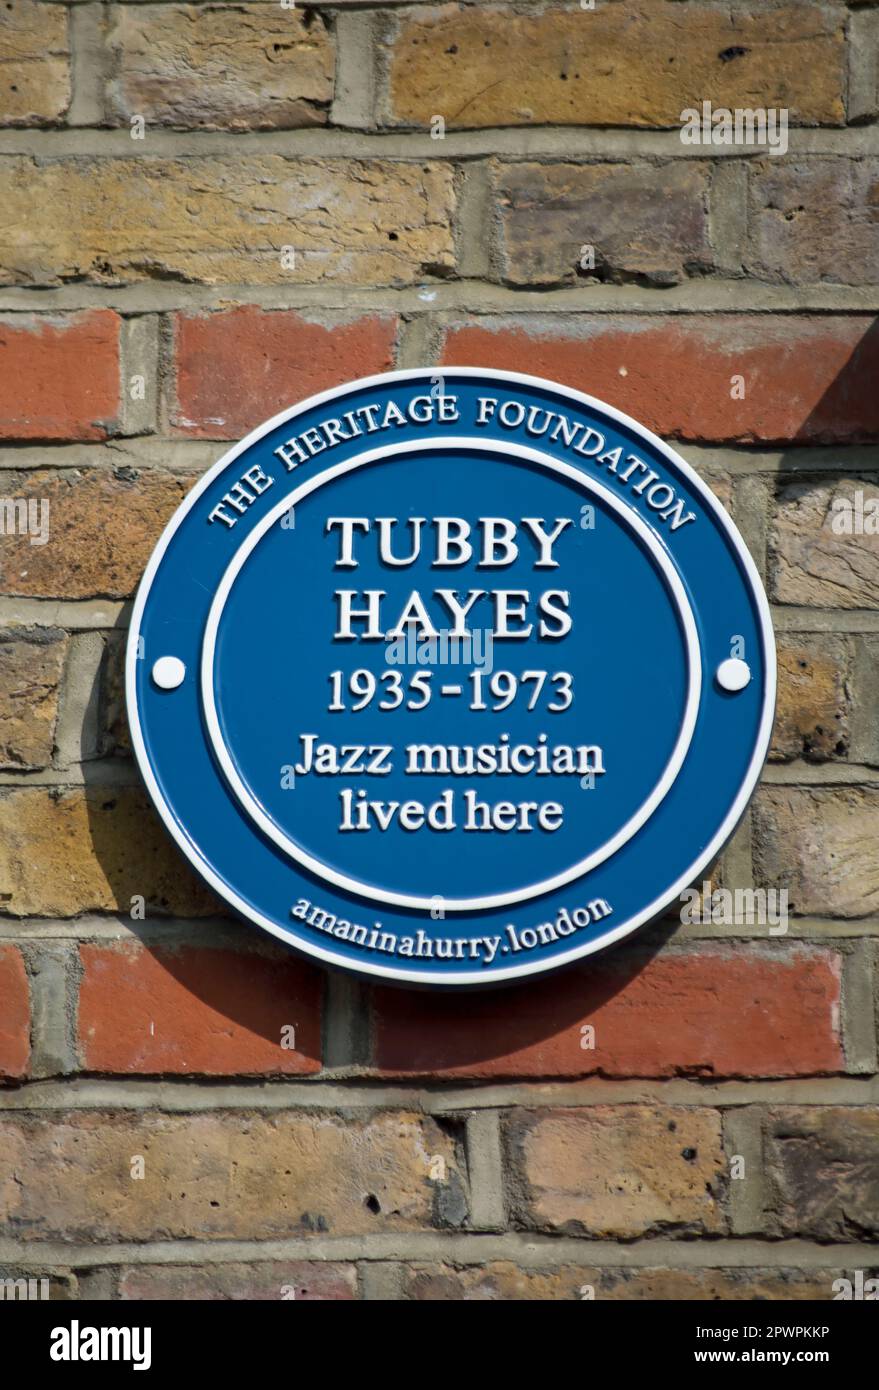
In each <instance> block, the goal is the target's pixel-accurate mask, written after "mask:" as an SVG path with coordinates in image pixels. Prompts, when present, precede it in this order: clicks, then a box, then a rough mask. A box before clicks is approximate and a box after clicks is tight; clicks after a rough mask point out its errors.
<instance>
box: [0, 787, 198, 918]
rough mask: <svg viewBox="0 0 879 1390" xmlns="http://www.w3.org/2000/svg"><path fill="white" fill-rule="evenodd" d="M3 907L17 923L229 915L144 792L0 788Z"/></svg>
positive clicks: (94, 788)
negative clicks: (135, 908) (137, 901)
mask: <svg viewBox="0 0 879 1390" xmlns="http://www.w3.org/2000/svg"><path fill="white" fill-rule="evenodd" d="M0 885H3V889H2V891H3V892H4V895H7V894H8V896H4V900H3V901H2V902H0V907H2V910H3V911H4V912H6V913H9V914H11V915H12V916H14V917H74V916H76V915H77V913H80V912H125V913H129V912H130V911H131V909H132V899H134V898H143V899H144V900H145V906H146V910H147V912H148V913H153V912H156V913H173V914H175V915H177V916H181V917H198V916H207V915H213V914H215V913H216V914H222V913H223V912H224V909H223V908H222V907H221V906H220V905H219V904H218V903H217V901H216V899H214V898H213V897H212V895H211V894H210V893H209V892H208V890H207V888H205V887H204V886H203V885H202V883H201V881H200V880H199V879H198V878H197V877H196V875H195V872H194V870H192V869H190V868H189V867H188V865H186V864H184V863H183V862H182V859H181V856H180V853H179V851H178V850H177V849H176V847H175V845H174V843H173V841H172V840H171V838H170V836H169V835H168V833H167V831H166V830H165V828H164V826H162V825H161V824H160V822H159V819H158V816H157V815H156V813H155V811H153V810H152V807H151V804H150V803H149V801H148V798H147V795H146V793H145V792H143V791H141V790H139V789H137V790H135V789H133V788H130V787H110V786H107V787H98V786H90V787H88V788H85V789H83V788H73V789H70V790H67V791H65V790H62V789H57V788H45V787H30V788H6V787H4V788H3V789H2V790H0Z"/></svg>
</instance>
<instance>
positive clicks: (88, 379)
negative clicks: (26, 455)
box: [0, 309, 120, 439]
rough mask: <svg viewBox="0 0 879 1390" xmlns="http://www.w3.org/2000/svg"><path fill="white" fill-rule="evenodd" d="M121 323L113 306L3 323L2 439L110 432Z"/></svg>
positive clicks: (115, 407)
mask: <svg viewBox="0 0 879 1390" xmlns="http://www.w3.org/2000/svg"><path fill="white" fill-rule="evenodd" d="M119 325H120V320H119V316H118V315H117V314H114V313H113V312H112V311H111V310H109V309H92V310H87V311H85V312H83V313H80V314H70V315H67V316H64V317H59V316H56V315H52V316H51V317H50V316H48V315H46V316H42V315H39V314H14V315H13V314H6V315H4V316H3V317H2V318H0V436H2V437H3V438H5V439H105V438H106V436H107V435H108V434H111V433H112V432H113V431H114V429H115V428H116V427H117V424H118V418H119V407H120V399H119V388H120V381H119Z"/></svg>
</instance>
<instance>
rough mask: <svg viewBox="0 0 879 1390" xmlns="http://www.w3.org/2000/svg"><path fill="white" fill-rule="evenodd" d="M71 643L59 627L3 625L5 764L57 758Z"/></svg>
mask: <svg viewBox="0 0 879 1390" xmlns="http://www.w3.org/2000/svg"><path fill="white" fill-rule="evenodd" d="M67 645H68V640H67V636H66V634H65V633H63V632H60V631H59V630H58V629H57V628H29V629H14V628H13V629H12V630H9V631H5V632H4V631H0V768H10V769H12V768H21V769H25V768H28V769H29V768H41V767H46V766H47V764H48V763H50V762H51V760H52V750H53V748H54V743H55V721H56V719H57V716H58V689H59V685H60V682H61V674H62V671H63V669H64V658H65V655H66V652H67Z"/></svg>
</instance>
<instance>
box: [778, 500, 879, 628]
mask: <svg viewBox="0 0 879 1390" xmlns="http://www.w3.org/2000/svg"><path fill="white" fill-rule="evenodd" d="M858 494H860V497H861V499H862V508H861V510H862V513H863V512H864V511H865V510H866V511H867V512H869V511H870V508H869V506H868V503H869V502H870V501H872V500H873V499H874V498H875V499H876V508H877V520H879V484H877V483H876V482H864V481H863V480H858V479H855V478H840V479H839V480H838V481H835V482H833V483H824V482H821V483H815V482H807V483H792V484H790V485H789V486H786V487H784V488H782V490H781V492H780V493H779V496H778V498H777V501H776V508H775V517H774V522H773V526H772V531H771V535H770V549H769V555H770V574H771V580H770V582H771V586H772V589H771V591H772V596H773V598H775V599H776V600H777V601H778V602H779V603H795V604H800V605H805V606H808V607H815V608H873V607H875V605H876V602H877V599H879V532H877V533H873V532H872V531H871V530H868V529H865V528H866V527H867V525H868V523H867V520H866V518H865V517H863V516H862V522H861V528H860V530H857V529H856V527H857V519H856V512H855V504H856V502H857V498H858ZM846 503H850V504H851V521H852V530H851V532H847V531H846V530H844V529H842V528H843V526H844V523H845V521H846V518H847V515H848V513H847V509H846V507H845V504H846Z"/></svg>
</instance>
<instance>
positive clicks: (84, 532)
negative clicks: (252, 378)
mask: <svg viewBox="0 0 879 1390" xmlns="http://www.w3.org/2000/svg"><path fill="white" fill-rule="evenodd" d="M193 481H194V479H193V478H184V479H181V478H177V477H175V476H174V475H173V474H171V473H167V472H165V471H164V470H162V469H158V468H145V469H143V471H140V470H138V469H132V468H128V467H122V468H117V469H110V468H85V469H64V470H62V471H59V472H55V471H49V470H46V471H45V472H43V471H40V472H35V473H0V488H2V489H3V491H4V493H5V495H6V496H7V497H14V498H23V499H25V500H28V499H33V500H34V501H35V502H36V503H37V504H40V503H41V502H48V504H49V542H48V544H47V545H32V544H31V538H30V536H29V535H27V534H25V535H22V534H17V535H14V536H9V535H7V536H6V537H5V538H4V545H3V557H2V561H0V593H4V594H26V595H33V596H34V597H37V598H93V597H100V598H107V597H109V598H127V597H129V596H130V595H131V594H133V592H134V590H135V589H136V588H137V585H138V584H139V583H140V579H141V575H142V574H143V571H144V569H145V567H146V563H147V560H148V559H149V557H150V554H151V553H152V550H153V547H154V546H155V543H156V541H157V540H158V539H159V536H160V535H161V534H162V531H163V529H164V527H165V523H166V522H167V521H168V520H169V518H170V517H171V515H172V514H173V512H174V511H176V509H177V507H178V506H179V505H180V503H181V502H182V501H183V498H184V497H185V495H186V493H187V491H188V489H189V488H190V486H191V485H192V483H193Z"/></svg>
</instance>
